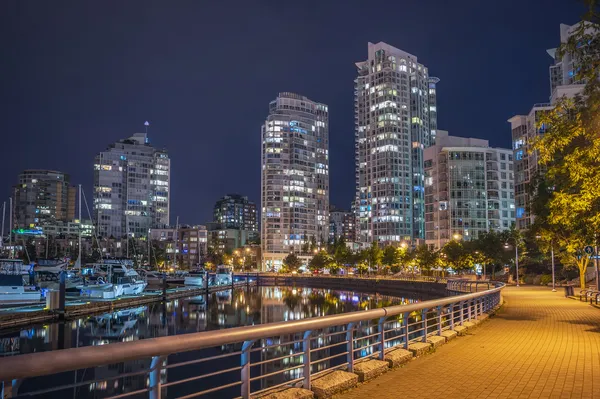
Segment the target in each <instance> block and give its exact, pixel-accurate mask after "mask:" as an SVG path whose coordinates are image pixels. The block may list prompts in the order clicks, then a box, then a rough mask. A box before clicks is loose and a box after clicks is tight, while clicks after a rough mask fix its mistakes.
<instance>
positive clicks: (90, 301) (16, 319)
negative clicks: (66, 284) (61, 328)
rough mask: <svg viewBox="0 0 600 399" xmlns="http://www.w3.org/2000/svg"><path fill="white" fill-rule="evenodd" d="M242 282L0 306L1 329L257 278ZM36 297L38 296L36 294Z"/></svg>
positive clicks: (206, 291) (233, 285) (204, 292)
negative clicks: (57, 305) (59, 304)
mask: <svg viewBox="0 0 600 399" xmlns="http://www.w3.org/2000/svg"><path fill="white" fill-rule="evenodd" d="M239 280H241V281H237V282H235V281H231V282H230V284H228V285H224V284H222V285H210V286H208V287H204V286H202V287H199V286H183V287H170V288H169V287H165V288H164V289H152V290H146V291H144V292H141V293H137V294H132V295H122V296H119V297H116V298H114V297H113V298H100V297H83V296H70V295H67V296H66V298H65V308H64V310H62V311H61V310H59V309H50V308H48V307H47V303H38V304H34V305H26V306H10V307H5V308H2V309H0V330H2V329H5V328H10V327H17V326H23V325H28V324H31V323H40V322H51V321H55V320H61V319H64V320H69V319H73V318H76V317H80V316H85V315H90V314H97V313H102V312H112V311H115V310H118V309H124V308H130V307H135V306H140V305H146V304H150V303H154V302H160V301H169V300H174V299H178V298H185V297H199V296H203V295H207V294H212V293H217V292H220V291H226V290H231V289H232V288H237V287H244V286H250V285H252V286H254V285H256V284H257V280H256V278H254V279H253V278H252V277H247V278H243V279H242V278H239ZM38 300H39V297H38Z"/></svg>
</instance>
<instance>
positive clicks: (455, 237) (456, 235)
mask: <svg viewBox="0 0 600 399" xmlns="http://www.w3.org/2000/svg"><path fill="white" fill-rule="evenodd" d="M452 238H454V239H455V240H456V241H458V240H460V239H461V238H462V236H461V235H460V234H458V233H454V234H453V235H452Z"/></svg>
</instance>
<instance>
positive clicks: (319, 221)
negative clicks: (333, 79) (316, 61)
mask: <svg viewBox="0 0 600 399" xmlns="http://www.w3.org/2000/svg"><path fill="white" fill-rule="evenodd" d="M261 148H262V151H261V152H262V172H261V208H262V212H261V243H262V258H263V259H262V265H263V268H265V269H266V270H270V269H272V268H275V269H278V268H279V267H280V266H281V264H282V260H283V259H284V258H285V257H286V256H287V255H288V254H289V253H290V252H293V253H296V254H297V255H298V256H301V257H302V256H306V257H308V255H309V254H306V253H303V249H305V247H306V245H305V244H306V243H308V242H310V241H313V240H316V241H317V242H318V243H323V244H324V243H326V242H327V238H328V235H329V112H328V108H327V105H325V104H320V103H317V102H314V101H311V100H309V99H308V98H306V97H304V96H300V95H298V94H294V93H280V94H279V97H277V98H276V99H275V100H273V101H272V102H271V103H270V104H269V115H268V116H267V119H266V121H265V123H264V125H263V126H262V147H261Z"/></svg>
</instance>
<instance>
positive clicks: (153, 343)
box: [0, 283, 504, 381]
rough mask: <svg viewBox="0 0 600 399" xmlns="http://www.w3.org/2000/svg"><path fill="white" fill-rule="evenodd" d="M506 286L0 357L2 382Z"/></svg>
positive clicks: (418, 307) (452, 300) (429, 305)
mask: <svg viewBox="0 0 600 399" xmlns="http://www.w3.org/2000/svg"><path fill="white" fill-rule="evenodd" d="M503 287H504V284H502V283H496V288H493V289H490V290H486V291H481V292H474V293H469V294H464V295H457V296H451V297H446V298H442V299H435V300H428V301H423V302H418V303H415V304H409V305H396V306H390V307H386V308H378V309H372V310H367V311H355V312H350V313H342V314H337V315H330V316H324V317H318V318H309V319H304V320H297V321H284V322H278V323H269V324H263V325H256V326H245V327H235V328H229V329H226V330H217V331H206V332H200V333H191V334H183V335H176V336H169V337H159V338H149V339H144V340H140V341H132V342H122V343H114V344H110V345H105V346H88V347H82V348H71V349H63V350H57V351H52V352H41V353H31V354H25V355H20V356H16V357H10V358H1V359H0V381H8V380H15V379H23V378H29V377H36V376H41V375H46V374H56V373H60V372H65V371H72V370H78V369H82V368H88V367H96V366H102V365H108V364H114V363H120V362H126V361H130V360H135V359H140V358H153V357H157V356H167V355H170V354H173V353H178V352H187V351H192V350H199V349H204V348H209V347H214V346H220V345H227V344H234V343H238V342H248V341H253V340H258V339H262V338H268V337H272V336H281V335H283V334H292V333H298V332H302V331H314V330H318V329H323V328H328V327H335V326H340V325H347V324H350V323H357V322H360V321H365V320H372V319H378V318H387V317H390V316H396V315H400V314H406V313H411V312H415V311H423V310H426V309H433V308H437V307H443V306H446V305H450V304H456V303H459V302H468V301H471V300H474V299H478V298H483V297H485V296H489V295H490V294H495V293H499V292H500V290H502V288H503Z"/></svg>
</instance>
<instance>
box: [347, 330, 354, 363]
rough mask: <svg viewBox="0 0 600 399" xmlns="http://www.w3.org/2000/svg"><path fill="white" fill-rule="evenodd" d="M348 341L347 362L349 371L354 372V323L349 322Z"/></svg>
mask: <svg viewBox="0 0 600 399" xmlns="http://www.w3.org/2000/svg"><path fill="white" fill-rule="evenodd" d="M346 342H347V344H346V345H347V347H346V348H347V351H348V354H347V356H346V362H347V363H348V371H349V372H350V373H352V372H354V323H348V325H347V326H346Z"/></svg>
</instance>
